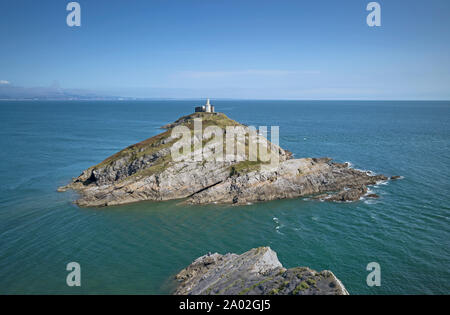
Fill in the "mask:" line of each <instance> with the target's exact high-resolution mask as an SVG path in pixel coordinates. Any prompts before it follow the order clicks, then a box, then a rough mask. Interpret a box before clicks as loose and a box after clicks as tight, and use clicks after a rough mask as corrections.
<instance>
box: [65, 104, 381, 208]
mask: <svg viewBox="0 0 450 315" xmlns="http://www.w3.org/2000/svg"><path fill="white" fill-rule="evenodd" d="M196 118H201V119H202V128H203V129H202V130H203V131H204V130H205V128H206V127H208V126H218V127H219V128H221V129H222V130H223V132H224V134H225V133H226V127H227V126H237V127H242V128H247V127H246V126H244V125H241V124H239V123H238V122H236V121H234V120H231V119H230V118H228V117H227V116H226V115H224V114H222V113H194V114H191V115H187V116H184V117H181V118H180V119H178V120H177V121H175V122H174V123H172V124H168V125H166V126H164V128H166V129H167V130H166V131H165V132H163V133H161V134H159V135H157V136H155V137H152V138H149V139H147V140H145V141H142V142H139V143H137V144H134V145H131V146H129V147H127V148H125V149H123V150H122V151H120V152H118V153H116V154H114V155H112V156H110V157H109V158H107V159H106V160H104V161H103V162H101V163H99V164H98V165H95V166H92V167H90V168H88V169H87V170H85V171H83V172H82V174H81V175H80V176H78V177H77V178H74V179H73V180H72V182H71V183H70V184H68V185H67V186H64V187H60V188H58V191H65V190H67V189H74V190H76V191H78V192H79V193H80V198H79V199H78V200H77V201H76V203H77V204H78V205H79V206H83V207H87V206H110V205H118V204H125V203H131V202H137V201H142V200H155V201H162V200H171V199H185V200H184V202H186V203H191V204H206V203H230V204H246V203H250V202H258V201H267V200H274V199H283V198H296V197H301V196H309V195H311V196H315V198H320V199H324V200H330V201H355V200H359V198H360V197H361V196H362V195H364V194H366V193H367V185H373V184H376V183H377V182H378V181H383V180H387V177H385V176H383V175H376V176H371V175H370V174H368V173H367V172H363V171H358V170H355V169H352V168H350V167H349V166H348V165H347V164H339V163H335V162H333V161H332V160H331V159H329V158H302V159H292V158H291V153H290V152H289V151H286V150H284V149H282V148H280V147H279V146H276V145H275V144H272V143H270V142H269V141H268V140H267V139H265V138H264V137H263V136H262V135H258V141H263V142H266V143H267V148H268V152H269V154H276V155H278V159H279V164H278V166H277V167H275V168H270V167H268V168H264V167H262V166H265V165H266V164H267V162H262V161H261V159H260V156H259V155H258V156H257V160H256V161H253V162H252V161H248V158H247V157H248V156H241V157H239V158H237V159H236V161H229V160H225V161H222V162H219V161H214V160H209V159H208V154H210V155H211V154H212V153H214V150H215V149H216V148H217V146H216V144H217V143H215V142H214V141H209V142H208V139H205V136H203V137H202V136H200V138H199V137H198V136H197V135H195V134H194V131H193V130H194V119H196ZM176 126H186V127H188V128H189V130H191V132H192V135H193V141H192V147H193V148H194V152H193V155H194V156H195V155H196V154H199V152H198V150H197V151H195V144H196V143H197V144H198V143H201V144H204V145H203V147H204V149H203V150H202V149H200V153H203V155H204V156H205V158H204V159H202V160H200V161H195V160H187V161H181V162H180V161H178V162H175V161H174V160H173V159H172V157H171V146H172V145H174V143H176V142H177V141H179V139H178V138H177V137H174V136H172V130H173V128H174V127H176ZM237 141H241V142H242V143H241V144H242V145H243V147H244V148H245V154H244V155H246V154H247V155H248V152H249V139H248V138H244V139H241V140H239V139H237ZM224 152H225V149H224ZM258 152H259V151H258Z"/></svg>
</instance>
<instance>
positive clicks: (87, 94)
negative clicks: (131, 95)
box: [0, 84, 123, 100]
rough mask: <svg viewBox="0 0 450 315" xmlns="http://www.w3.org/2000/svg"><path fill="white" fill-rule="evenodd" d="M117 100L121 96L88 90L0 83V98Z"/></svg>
mask: <svg viewBox="0 0 450 315" xmlns="http://www.w3.org/2000/svg"><path fill="white" fill-rule="evenodd" d="M102 99H104V100H117V99H123V97H119V96H112V95H102V94H99V93H96V92H93V91H89V90H82V89H63V88H60V87H59V86H57V85H53V86H50V87H31V88H27V87H21V86H14V85H10V84H1V85H0V100H102Z"/></svg>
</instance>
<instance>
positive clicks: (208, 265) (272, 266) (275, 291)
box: [174, 247, 348, 295]
mask: <svg viewBox="0 0 450 315" xmlns="http://www.w3.org/2000/svg"><path fill="white" fill-rule="evenodd" d="M176 279H177V280H178V281H179V285H178V287H177V289H176V290H175V293H174V294H177V295H188V294H191V295H202V294H214V295H215V294H220V295H317V294H320V295H348V292H347V290H346V289H345V287H344V285H343V284H342V283H341V281H339V279H338V278H336V276H335V275H334V274H333V273H332V272H331V271H328V270H324V271H321V272H316V271H314V270H311V269H309V268H307V267H297V268H291V269H286V268H283V266H282V265H281V263H280V262H279V261H278V258H277V254H276V253H275V252H274V251H273V250H272V249H270V248H269V247H259V248H254V249H252V250H250V251H248V252H246V253H243V254H242V255H237V254H226V255H220V254H217V253H215V254H208V255H205V256H202V257H199V258H197V259H196V260H195V261H194V262H193V263H192V264H191V265H189V266H188V267H187V268H185V269H183V270H182V271H180V273H178V274H177V275H176Z"/></svg>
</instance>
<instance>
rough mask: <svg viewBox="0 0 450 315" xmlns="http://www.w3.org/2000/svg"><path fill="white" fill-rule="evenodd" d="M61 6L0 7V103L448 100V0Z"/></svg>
mask: <svg viewBox="0 0 450 315" xmlns="http://www.w3.org/2000/svg"><path fill="white" fill-rule="evenodd" d="M68 2H69V1H51V0H43V1H39V2H35V1H33V2H30V1H26V0H16V1H2V2H1V3H0V12H2V13H1V16H2V18H1V19H0V29H1V30H2V31H1V32H0V43H1V45H2V48H3V49H1V50H0V98H1V95H2V92H3V93H7V92H8V91H11V89H16V91H18V90H17V88H18V87H25V89H23V90H29V89H30V88H32V87H43V89H44V90H45V89H47V90H46V91H49V87H50V90H51V91H54V90H61V91H66V90H67V91H70V92H74V91H78V92H80V93H81V92H83V93H88V95H91V94H95V95H100V96H117V97H133V98H192V99H194V98H197V99H198V98H206V97H211V98H215V99H218V98H222V99H223V98H229V99H318V100H322V99H323V100H325V99H355V100H365V99H367V100H402V99H406V100H448V99H450V89H449V88H448V87H449V86H450V57H449V56H450V41H449V40H448V39H449V38H450V19H448V17H447V16H448V12H450V10H449V9H450V2H448V1H446V0H431V1H427V2H423V1H419V0H411V1H401V2H400V1H396V2H391V1H378V2H379V3H380V4H381V21H382V25H381V27H369V26H367V24H366V17H367V15H368V14H369V12H368V11H366V6H367V4H368V3H369V2H370V1H368V0H349V1H331V0H321V1H316V2H306V1H268V0H267V1H266V0H259V1H254V0H248V1H245V2H243V1H235V0H229V1H220V0H216V1H200V0H190V1H179V0H171V1H159V0H154V1H141V0H136V1H133V3H127V2H125V1H106V0H97V1H95V2H93V1H87V0H80V1H78V2H79V3H80V5H81V27H69V26H67V24H66V17H67V14H68V13H69V12H68V11H66V5H67V3H68ZM52 82H58V84H57V85H54V84H53V83H52ZM39 89H42V88H38V89H36V88H35V89H34V90H33V91H36V90H39ZM5 91H6V92H5ZM40 91H41V90H40Z"/></svg>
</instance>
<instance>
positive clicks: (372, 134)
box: [0, 101, 450, 294]
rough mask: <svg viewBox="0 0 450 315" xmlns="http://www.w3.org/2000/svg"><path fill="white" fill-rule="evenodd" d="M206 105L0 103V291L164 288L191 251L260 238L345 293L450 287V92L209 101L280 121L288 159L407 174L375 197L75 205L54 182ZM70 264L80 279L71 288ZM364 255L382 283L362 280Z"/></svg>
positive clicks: (255, 121)
mask: <svg viewBox="0 0 450 315" xmlns="http://www.w3.org/2000/svg"><path fill="white" fill-rule="evenodd" d="M202 102H203V101H135V102H128V101H122V102H106V101H105V102H100V101H99V102H81V101H77V102H75V101H73V102H57V101H49V102H38V101H35V102H22V101H20V102H19V101H13V102H7V101H3V102H0V148H1V150H0V294H4V293H63V294H70V293H125V294H130V293H139V294H141V293H148V294H156V293H170V292H171V290H172V288H173V281H171V277H172V276H173V275H174V274H175V273H176V272H177V271H179V270H180V269H181V268H183V267H185V266H186V265H188V264H189V263H191V262H192V260H193V259H195V258H197V257H198V256H200V255H203V254H205V253H207V252H219V253H226V252H236V253H242V252H244V251H246V250H248V249H250V248H253V247H257V246H263V245H268V246H271V247H272V248H273V249H274V250H275V251H276V252H277V253H278V257H279V259H280V261H281V262H282V263H283V265H284V266H285V267H294V266H309V267H311V268H313V269H316V270H322V269H330V270H332V271H333V272H334V273H335V274H336V275H337V277H338V278H340V279H341V280H342V282H343V283H344V285H345V286H346V287H347V289H348V290H349V292H350V293H351V294H394V293H395V294H406V293H412V294H418V293H425V294H437V293H447V294H448V293H450V228H449V223H450V222H449V216H450V206H449V201H450V197H449V188H450V187H449V175H450V174H449V167H450V156H449V148H450V102H388V101H384V102H359V101H339V102H337V101H330V102H313V101H216V102H214V105H216V109H217V110H218V111H222V112H224V113H226V114H227V115H228V116H229V117H231V118H233V119H235V120H238V121H239V122H241V123H245V124H248V125H254V126H271V125H278V126H280V144H281V146H283V147H284V148H286V149H288V150H290V151H292V152H293V153H294V154H295V156H296V157H310V156H312V157H323V156H329V157H333V158H334V159H335V160H337V161H339V162H344V161H349V162H351V163H352V164H353V166H354V167H355V168H359V169H370V170H372V171H374V172H377V173H383V174H385V175H402V176H404V179H402V180H399V181H396V182H390V183H389V184H387V185H379V186H378V187H372V190H373V191H374V192H376V193H377V194H379V195H380V196H381V198H380V199H379V200H376V201H374V200H372V201H360V202H357V203H353V204H350V203H341V204H337V203H325V202H317V201H307V200H303V199H296V200H281V201H273V202H269V203H262V204H254V205H250V206H242V207H229V206H219V205H214V206H180V205H177V202H174V201H171V202H164V203H153V202H143V203H138V204H131V205H126V206H117V207H112V208H102V209H95V208H93V209H89V208H88V209H80V208H78V207H76V206H75V205H73V204H72V201H73V200H74V199H75V198H76V195H75V193H73V192H67V193H57V192H56V188H57V187H58V186H60V185H63V184H66V183H68V182H69V180H70V179H71V177H75V176H77V175H79V174H80V173H81V171H82V170H84V169H86V168H88V167H89V166H92V165H94V164H96V163H98V162H100V161H102V160H103V159H105V158H106V157H108V156H109V155H111V154H113V153H115V152H116V151H118V150H120V149H122V148H124V147H126V146H128V145H130V144H132V143H136V142H139V141H141V140H143V139H146V138H148V137H151V136H153V135H156V134H158V133H160V132H161V130H160V129H159V127H160V126H161V125H163V124H166V123H168V122H172V121H174V120H175V119H177V118H178V117H180V116H182V115H185V114H188V113H190V112H191V111H192V109H193V107H194V106H195V105H197V104H199V103H202ZM71 261H75V262H78V263H80V265H81V277H82V280H81V281H82V286H81V287H79V288H74V287H68V286H67V285H66V275H67V271H66V264H67V263H68V262H71ZM369 262H378V263H379V264H380V265H381V286H380V287H368V286H367V285H366V276H367V274H368V272H367V271H366V266H367V264H368V263H369Z"/></svg>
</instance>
